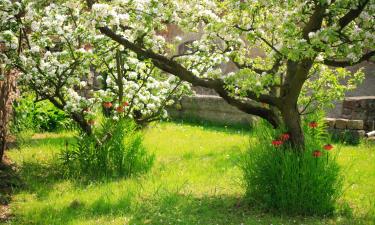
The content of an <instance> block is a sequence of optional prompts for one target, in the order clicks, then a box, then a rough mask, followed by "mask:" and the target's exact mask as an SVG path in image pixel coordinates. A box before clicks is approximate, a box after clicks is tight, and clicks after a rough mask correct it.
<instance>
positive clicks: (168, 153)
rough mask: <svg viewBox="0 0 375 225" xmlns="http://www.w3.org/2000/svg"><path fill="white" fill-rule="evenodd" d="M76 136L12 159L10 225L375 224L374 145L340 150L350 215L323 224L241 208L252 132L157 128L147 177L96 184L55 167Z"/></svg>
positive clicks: (45, 139) (38, 142)
mask: <svg viewBox="0 0 375 225" xmlns="http://www.w3.org/2000/svg"><path fill="white" fill-rule="evenodd" d="M72 137H73V134H72V133H61V134H42V135H41V134H38V136H36V137H34V138H33V139H32V140H29V141H26V142H25V143H24V144H23V145H22V146H21V148H20V150H16V149H13V150H12V151H10V152H9V155H10V157H11V158H12V160H14V161H15V162H16V163H17V164H18V165H19V168H20V175H21V177H22V179H23V180H24V186H22V187H20V188H19V190H16V193H15V195H14V198H13V201H12V203H11V207H12V209H13V212H14V214H15V218H14V220H12V221H11V223H12V224H241V223H243V224H271V223H272V224H293V223H296V224H301V223H304V224H327V223H331V224H347V223H358V224H369V223H371V222H372V220H373V219H374V217H373V216H372V217H371V215H372V213H373V209H374V196H375V193H374V190H375V188H374V187H375V165H374V162H375V150H374V146H373V145H372V146H371V145H368V146H367V145H361V146H359V147H347V146H345V147H342V148H341V150H340V157H339V161H340V164H341V165H343V166H344V168H345V170H344V172H345V179H346V180H345V182H346V185H347V187H348V189H347V191H346V192H345V193H344V196H343V200H342V201H343V202H347V203H348V204H349V206H350V207H352V208H353V215H352V216H351V213H350V210H347V211H345V210H344V212H342V213H341V214H342V216H337V217H335V218H331V219H322V218H285V217H282V216H274V215H271V214H264V213H260V212H258V211H256V210H255V209H254V207H251V206H249V205H247V204H245V203H244V202H243V201H242V199H241V197H242V196H243V191H244V190H243V188H242V185H241V171H240V170H239V168H238V167H237V166H236V163H237V162H238V158H239V157H241V155H242V154H244V153H245V151H246V149H247V148H248V147H249V145H250V143H251V142H250V140H252V139H254V138H256V137H254V136H253V135H252V133H251V132H249V131H240V132H237V131H235V130H225V129H216V128H213V127H200V126H192V125H182V124H176V123H162V124H155V125H152V126H151V127H149V128H147V129H146V130H145V140H144V141H145V145H146V147H147V149H148V150H149V151H150V152H152V153H154V154H155V155H156V162H155V165H154V167H153V169H152V171H151V172H150V173H148V174H146V175H144V176H142V177H138V178H131V179H127V180H126V179H120V180H113V181H108V182H93V183H91V184H82V183H78V182H76V181H74V180H68V179H63V178H62V176H61V175H62V174H61V171H60V170H59V167H58V166H56V163H55V162H56V161H57V154H58V152H59V151H60V150H61V149H63V148H65V147H66V145H68V147H69V146H70V145H71V144H72V143H73V142H74V139H73V138H72ZM349 184H352V185H351V186H348V185H349ZM371 210H372V212H371Z"/></svg>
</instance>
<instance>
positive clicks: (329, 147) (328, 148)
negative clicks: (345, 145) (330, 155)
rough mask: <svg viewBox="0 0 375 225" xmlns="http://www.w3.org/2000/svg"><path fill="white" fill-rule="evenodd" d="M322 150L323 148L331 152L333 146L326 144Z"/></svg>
mask: <svg viewBox="0 0 375 225" xmlns="http://www.w3.org/2000/svg"><path fill="white" fill-rule="evenodd" d="M323 148H324V149H325V150H327V151H331V150H332V149H333V145H331V144H326V145H324V146H323Z"/></svg>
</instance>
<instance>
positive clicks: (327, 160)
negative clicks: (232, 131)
mask: <svg viewBox="0 0 375 225" xmlns="http://www.w3.org/2000/svg"><path fill="white" fill-rule="evenodd" d="M317 124H319V123H317ZM305 127H308V125H307V126H305ZM257 133H258V137H259V139H258V141H257V143H256V144H255V146H254V145H253V147H252V148H251V149H250V150H249V151H248V154H247V156H246V157H245V159H244V160H243V162H242V163H241V167H242V170H243V173H244V181H245V182H244V183H245V188H246V194H247V197H248V199H249V200H251V201H252V202H254V203H256V204H257V205H258V206H260V208H262V209H268V210H272V211H276V212H279V213H284V214H289V215H330V214H332V213H333V212H334V209H335V205H336V201H337V199H338V197H339V196H340V195H341V190H342V177H341V175H340V167H339V165H338V164H337V162H336V156H335V153H334V152H332V150H325V149H330V147H331V146H329V145H327V146H325V147H323V146H324V144H325V141H324V140H326V139H324V138H323V137H324V136H326V135H324V132H322V129H321V128H320V127H315V128H310V130H309V131H306V132H305V134H306V135H305V136H306V150H305V151H304V152H295V151H293V150H292V149H291V146H290V145H289V144H288V141H287V139H288V135H285V134H284V137H283V135H282V134H280V132H278V131H273V130H272V129H271V128H269V127H265V126H262V129H259V130H258V132H257ZM275 136H277V137H281V138H280V139H281V140H274V139H275Z"/></svg>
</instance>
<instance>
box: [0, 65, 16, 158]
mask: <svg viewBox="0 0 375 225" xmlns="http://www.w3.org/2000/svg"><path fill="white" fill-rule="evenodd" d="M0 75H3V78H2V80H0V163H1V162H2V159H3V156H4V152H5V150H6V147H7V137H8V133H9V132H8V129H9V127H8V126H9V122H10V119H11V113H12V103H13V101H14V99H15V98H16V95H17V89H16V78H17V75H18V71H16V70H10V71H0Z"/></svg>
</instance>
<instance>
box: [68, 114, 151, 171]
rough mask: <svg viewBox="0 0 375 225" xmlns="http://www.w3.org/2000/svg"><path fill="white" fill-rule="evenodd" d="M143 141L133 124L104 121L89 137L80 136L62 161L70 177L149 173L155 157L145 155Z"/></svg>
mask: <svg viewBox="0 0 375 225" xmlns="http://www.w3.org/2000/svg"><path fill="white" fill-rule="evenodd" d="M142 141H143V136H142V133H141V132H140V131H138V130H137V125H136V124H135V122H133V121H131V120H128V119H121V120H119V121H114V120H111V119H105V120H104V122H103V123H102V124H101V125H100V126H98V127H97V128H95V129H94V130H93V134H92V135H87V134H86V133H81V134H80V135H79V136H78V137H77V143H76V144H75V146H74V147H73V148H69V147H68V148H66V149H65V150H64V151H63V152H62V154H61V158H62V160H63V164H64V165H65V167H66V168H67V172H68V175H70V176H74V177H89V178H111V177H129V176H132V175H136V174H139V173H144V172H147V171H149V170H150V169H151V166H152V164H153V161H154V156H150V155H148V154H147V152H146V150H145V148H144V146H143V144H142Z"/></svg>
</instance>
